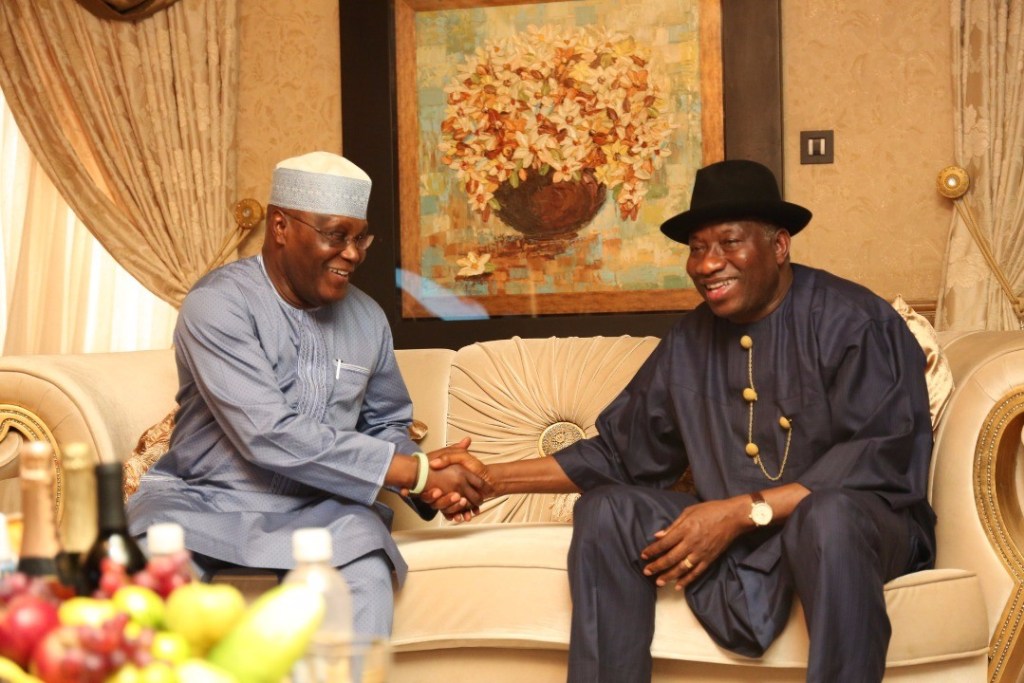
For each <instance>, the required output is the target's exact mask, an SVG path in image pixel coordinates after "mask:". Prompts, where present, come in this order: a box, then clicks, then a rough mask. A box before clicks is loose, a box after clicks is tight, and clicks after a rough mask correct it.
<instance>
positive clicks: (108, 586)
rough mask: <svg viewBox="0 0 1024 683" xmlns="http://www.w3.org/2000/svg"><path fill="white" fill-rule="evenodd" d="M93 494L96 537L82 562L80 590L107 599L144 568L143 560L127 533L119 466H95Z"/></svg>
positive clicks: (133, 540) (135, 544) (118, 464)
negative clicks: (97, 517)
mask: <svg viewBox="0 0 1024 683" xmlns="http://www.w3.org/2000/svg"><path fill="white" fill-rule="evenodd" d="M96 493H97V497H96V501H97V507H98V508H99V519H98V533H97V535H96V541H95V542H94V543H93V544H92V547H90V548H89V552H88V553H86V555H85V559H84V560H83V562H82V571H81V577H82V582H83V583H82V588H83V590H84V591H85V593H86V594H87V595H92V594H94V593H96V591H97V590H99V591H100V592H101V593H102V594H104V595H107V596H108V597H109V596H110V595H113V592H114V591H115V590H116V589H117V588H118V587H120V586H121V585H124V584H125V583H127V582H128V581H127V576H129V575H131V574H134V573H136V572H138V571H140V570H142V569H143V568H145V566H146V556H145V554H143V552H142V549H141V548H139V545H138V543H136V542H135V539H134V538H132V537H131V535H130V534H129V533H128V517H127V516H126V515H125V512H124V499H123V495H124V494H123V490H122V479H121V463H119V462H104V463H100V464H99V465H96Z"/></svg>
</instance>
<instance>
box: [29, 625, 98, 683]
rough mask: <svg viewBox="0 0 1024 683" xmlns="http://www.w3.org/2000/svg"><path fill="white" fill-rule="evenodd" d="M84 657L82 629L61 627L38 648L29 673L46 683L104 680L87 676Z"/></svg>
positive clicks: (51, 632)
mask: <svg viewBox="0 0 1024 683" xmlns="http://www.w3.org/2000/svg"><path fill="white" fill-rule="evenodd" d="M85 656H86V655H85V652H84V650H83V648H82V639H81V637H80V628H79V627H77V626H59V627H57V628H56V629H53V630H52V631H50V632H49V633H48V634H46V636H45V637H44V638H43V639H42V640H41V641H39V644H38V645H36V649H35V650H34V651H33V653H32V667H31V669H30V671H32V673H33V674H34V675H35V676H37V677H39V678H40V679H42V680H43V681H45V683H76V682H78V681H85V680H90V678H91V679H92V680H102V677H101V675H97V676H93V677H89V678H87V677H86V676H85V674H86V668H85Z"/></svg>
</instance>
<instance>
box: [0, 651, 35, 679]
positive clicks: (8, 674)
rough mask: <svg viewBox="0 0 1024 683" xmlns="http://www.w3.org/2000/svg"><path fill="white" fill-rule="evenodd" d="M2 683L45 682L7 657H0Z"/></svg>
mask: <svg viewBox="0 0 1024 683" xmlns="http://www.w3.org/2000/svg"><path fill="white" fill-rule="evenodd" d="M0 683H43V682H42V681H41V680H39V679H38V678H36V677H35V676H32V675H30V674H28V673H26V672H25V671H24V670H23V669H22V668H21V667H20V666H18V665H17V664H15V663H14V662H12V661H11V660H10V659H7V658H6V657H0Z"/></svg>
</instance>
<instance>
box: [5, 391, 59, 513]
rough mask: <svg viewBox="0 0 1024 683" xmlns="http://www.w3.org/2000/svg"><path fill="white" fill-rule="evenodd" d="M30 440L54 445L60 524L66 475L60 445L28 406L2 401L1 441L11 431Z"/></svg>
mask: <svg viewBox="0 0 1024 683" xmlns="http://www.w3.org/2000/svg"><path fill="white" fill-rule="evenodd" d="M12 430H13V431H15V432H17V433H18V434H20V435H21V436H22V437H23V438H24V439H26V440H28V441H45V442H47V443H48V444H50V446H52V447H53V501H54V519H55V520H56V521H57V524H58V525H59V524H60V522H61V519H62V517H63V515H64V477H63V471H62V470H61V466H60V447H59V446H58V445H57V440H56V439H55V438H53V433H52V432H50V428H49V427H47V426H46V423H45V422H43V421H42V419H40V418H39V416H38V415H36V414H35V413H33V412H32V411H31V410H28V409H27V408H23V407H21V406H18V405H14V404H11V403H0V441H3V440H4V439H6V438H7V436H8V435H9V434H10V432H11V431H12Z"/></svg>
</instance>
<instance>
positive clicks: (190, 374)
mask: <svg viewBox="0 0 1024 683" xmlns="http://www.w3.org/2000/svg"><path fill="white" fill-rule="evenodd" d="M370 185H371V183H370V178H369V177H368V176H367V175H366V173H364V172H363V171H362V170H361V169H359V168H358V167H357V166H356V165H355V164H353V163H352V162H350V161H349V160H347V159H345V158H344V157H340V156H338V155H335V154H329V153H327V152H312V153H310V154H306V155H303V156H300V157H295V158H292V159H287V160H285V161H282V162H281V163H280V164H278V166H277V168H276V169H275V170H274V178H273V187H272V190H271V196H270V203H269V205H268V207H267V221H266V223H267V227H266V235H265V238H264V244H263V251H262V254H261V255H259V256H255V257H252V258H248V259H243V260H240V261H236V262H234V263H231V264H228V265H226V266H224V267H222V268H219V269H217V270H215V271H213V272H212V273H210V274H208V275H207V276H205V277H203V278H202V279H201V280H199V282H197V283H196V285H195V286H194V287H193V288H192V290H191V292H189V294H188V296H187V297H186V298H185V301H184V303H183V304H182V307H181V312H180V315H179V318H178V324H177V327H176V329H175V333H174V342H175V349H176V358H177V364H178V376H179V389H178V395H177V401H178V405H179V406H180V407H179V410H178V414H177V421H176V424H175V428H174V432H173V434H172V437H171V445H170V449H169V450H168V452H167V453H166V455H164V456H163V457H162V458H161V459H160V460H159V461H158V462H157V463H156V464H155V465H154V466H153V467H152V469H150V471H149V472H148V473H147V474H146V475H145V476H144V477H143V478H142V481H141V482H140V485H139V488H138V491H137V492H136V494H135V495H134V496H133V497H132V498H131V499H130V500H129V504H128V512H129V517H130V519H131V530H132V533H134V534H137V535H141V534H143V533H145V531H146V529H147V528H148V527H149V525H151V524H153V523H155V522H167V521H173V522H177V523H179V524H181V525H182V526H183V527H184V528H185V530H186V534H185V536H186V545H187V547H188V548H189V549H190V550H191V551H192V553H193V556H194V558H195V559H196V562H197V564H198V565H199V566H200V567H201V568H202V569H203V570H204V572H205V573H207V574H208V575H209V574H212V573H213V572H215V571H216V570H217V569H220V568H223V567H227V566H244V567H258V568H266V569H273V570H278V571H279V572H283V571H285V570H287V569H288V568H290V567H291V566H292V557H291V535H292V532H293V531H294V530H296V529H301V528H305V527H325V528H327V529H328V530H329V531H330V533H331V536H332V538H333V552H334V556H333V564H334V566H336V567H339V568H340V569H341V571H342V572H343V574H344V576H345V578H346V580H347V581H348V583H349V586H350V588H351V590H352V599H353V612H354V621H355V631H356V632H357V633H372V634H381V635H388V634H389V633H390V630H391V618H392V582H391V576H392V571H395V572H396V573H397V575H398V580H399V582H401V581H402V579H403V578H404V575H405V571H406V565H405V563H404V561H403V560H402V557H401V555H400V554H399V552H398V549H397V547H396V546H395V543H394V541H393V540H392V538H391V535H390V532H389V527H390V521H391V517H392V512H391V510H390V509H388V508H387V507H386V506H384V505H383V504H381V503H379V502H377V494H378V493H379V492H380V490H381V488H382V487H389V488H392V489H395V490H400V489H405V490H409V491H410V492H412V493H413V494H419V493H421V492H422V491H424V490H425V489H432V490H439V491H443V492H445V493H447V494H449V495H450V496H451V501H452V503H453V504H454V505H456V506H461V505H464V504H473V503H479V501H480V496H479V495H478V493H477V490H478V489H479V488H481V487H483V485H484V484H483V482H482V481H481V480H480V479H479V478H477V477H476V476H475V475H473V474H472V473H470V472H468V471H466V470H465V469H463V468H461V467H454V468H448V469H445V470H442V471H432V470H430V468H429V467H428V466H427V456H425V455H424V454H422V453H418V451H419V448H418V447H417V446H416V444H415V443H414V442H413V441H411V440H410V439H409V435H408V427H409V424H410V421H411V419H412V405H411V403H410V400H409V394H408V391H407V390H406V387H405V384H404V383H403V381H402V378H401V375H400V374H399V372H398V367H397V365H396V363H395V357H394V352H393V348H392V337H391V331H390V329H389V327H388V323H387V319H386V318H385V315H384V313H383V311H381V309H380V307H379V306H378V305H377V304H376V303H375V302H374V301H373V300H372V299H371V298H370V297H369V296H367V295H366V294H364V293H363V292H361V291H359V290H358V289H356V288H355V287H353V286H351V285H350V284H349V280H350V278H351V277H352V275H353V274H354V273H355V271H356V270H357V268H358V267H359V266H360V264H361V263H362V262H363V260H364V259H365V257H366V250H367V249H368V248H369V247H370V245H371V243H372V242H373V235H372V234H370V233H369V232H368V224H367V221H366V206H367V202H368V200H369V196H370ZM466 446H468V442H462V443H460V444H456V445H455V446H451V447H449V448H445V449H440V450H438V451H434V452H433V453H431V456H436V455H440V454H442V453H464V452H465V448H466ZM417 509H418V510H420V511H421V514H422V515H424V516H429V515H430V514H432V512H431V511H430V508H429V506H426V505H422V504H417Z"/></svg>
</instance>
